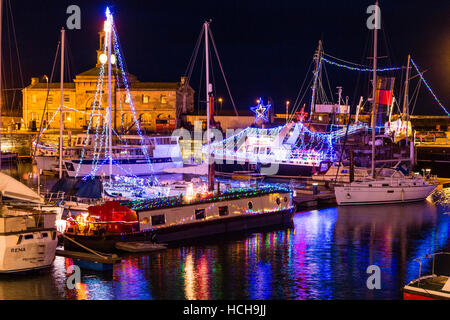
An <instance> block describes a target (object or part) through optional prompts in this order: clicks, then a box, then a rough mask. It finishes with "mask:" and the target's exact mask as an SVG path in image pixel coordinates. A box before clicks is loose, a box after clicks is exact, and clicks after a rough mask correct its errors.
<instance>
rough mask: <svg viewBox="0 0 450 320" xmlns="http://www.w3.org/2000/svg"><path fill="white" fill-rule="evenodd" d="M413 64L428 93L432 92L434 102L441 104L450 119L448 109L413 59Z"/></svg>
mask: <svg viewBox="0 0 450 320" xmlns="http://www.w3.org/2000/svg"><path fill="white" fill-rule="evenodd" d="M411 63H412V64H413V66H414V68H416V70H417V73H418V74H419V77H420V78H421V79H422V81H423V83H424V84H425V86H426V87H427V89H428V91H430V93H431V95H432V96H433V98H434V100H436V102H437V103H438V104H439V106H440V107H441V108H442V110H444V112H445V113H446V114H447V116H449V117H450V113H449V112H448V111H447V109H446V108H445V107H444V105H443V104H442V102H441V101H440V100H439V98H438V97H437V96H436V94H435V93H434V92H433V90H432V89H431V87H430V85H429V84H428V82H427V81H426V80H425V78H424V77H423V75H422V73H421V72H420V70H419V67H418V66H417V64H416V63H415V62H414V60H413V59H411Z"/></svg>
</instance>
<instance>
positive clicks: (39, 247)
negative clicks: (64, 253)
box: [0, 231, 58, 273]
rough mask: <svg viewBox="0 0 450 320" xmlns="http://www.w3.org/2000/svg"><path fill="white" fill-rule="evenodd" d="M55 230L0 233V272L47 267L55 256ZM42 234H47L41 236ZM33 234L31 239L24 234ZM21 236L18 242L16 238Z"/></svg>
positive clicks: (24, 270)
mask: <svg viewBox="0 0 450 320" xmlns="http://www.w3.org/2000/svg"><path fill="white" fill-rule="evenodd" d="M55 232H56V231H45V232H42V231H41V232H27V233H11V234H2V235H0V273H18V272H26V271H31V270H39V269H44V268H48V267H50V266H51V265H52V263H53V260H54V258H55V250H56V246H57V244H58V240H57V238H56V235H54V236H53V235H52V233H55ZM44 234H47V236H45V237H43V235H44ZM29 235H33V238H32V239H26V236H29ZM20 236H22V237H21V241H20V243H18V242H19V241H18V239H19V238H20Z"/></svg>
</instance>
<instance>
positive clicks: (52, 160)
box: [36, 156, 59, 171]
mask: <svg viewBox="0 0 450 320" xmlns="http://www.w3.org/2000/svg"><path fill="white" fill-rule="evenodd" d="M58 165H59V160H58V158H57V157H53V156H36V166H37V167H38V169H40V170H43V171H56V170H58Z"/></svg>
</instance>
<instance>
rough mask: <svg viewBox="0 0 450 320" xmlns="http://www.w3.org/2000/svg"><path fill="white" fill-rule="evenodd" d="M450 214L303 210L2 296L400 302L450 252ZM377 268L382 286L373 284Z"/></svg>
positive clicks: (55, 273)
mask: <svg viewBox="0 0 450 320" xmlns="http://www.w3.org/2000/svg"><path fill="white" fill-rule="evenodd" d="M446 213H447V209H446V208H444V207H442V206H436V205H434V204H432V203H430V202H423V203H415V204H408V205H403V206H389V205H386V206H361V207H342V208H341V207H340V208H329V209H323V210H313V211H306V212H300V213H297V214H296V215H295V217H294V226H293V227H292V228H289V229H285V230H277V231H270V232H258V233H253V234H249V235H242V236H237V237H233V238H230V237H228V238H217V237H216V238H214V239H208V240H207V241H200V242H198V243H196V244H192V245H189V246H185V247H177V248H171V249H169V250H166V251H164V252H160V253H153V254H151V255H134V256H133V255H132V256H128V257H125V258H124V260H123V263H122V264H121V265H118V266H116V267H115V268H114V271H113V272H111V273H109V274H98V273H94V272H88V271H83V275H82V285H81V287H80V288H79V289H78V290H76V289H74V290H68V289H67V288H66V287H65V281H66V278H67V274H66V271H65V270H66V267H67V266H68V265H69V264H70V263H71V260H70V259H65V258H61V257H57V258H56V260H55V263H54V266H53V268H52V269H51V270H50V271H48V272H47V273H44V274H37V275H32V276H25V277H24V276H13V277H11V276H4V277H0V299H401V287H402V286H403V285H404V284H405V283H406V282H408V281H410V280H412V279H414V278H416V277H417V276H418V271H419V264H418V263H417V262H415V261H414V259H415V258H417V257H420V256H424V255H425V254H427V253H431V252H436V251H438V250H446V249H449V245H450V243H449V241H448V231H449V223H450V216H449V215H447V214H446ZM372 264H376V265H378V266H379V267H380V268H381V271H382V281H381V285H382V289H381V290H375V291H371V290H369V289H367V287H366V279H367V277H368V274H367V273H366V269H367V267H368V266H369V265H372ZM427 267H428V266H427V265H425V269H426V268H427Z"/></svg>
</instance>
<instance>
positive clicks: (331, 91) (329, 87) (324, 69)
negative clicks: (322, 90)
mask: <svg viewBox="0 0 450 320" xmlns="http://www.w3.org/2000/svg"><path fill="white" fill-rule="evenodd" d="M323 71H324V72H325V78H326V79H327V83H328V89H329V90H330V94H331V102H333V101H334V100H333V99H334V98H333V97H334V95H333V90H332V89H331V84H330V79H329V78H328V72H327V68H325V66H323Z"/></svg>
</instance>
